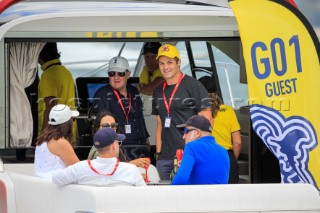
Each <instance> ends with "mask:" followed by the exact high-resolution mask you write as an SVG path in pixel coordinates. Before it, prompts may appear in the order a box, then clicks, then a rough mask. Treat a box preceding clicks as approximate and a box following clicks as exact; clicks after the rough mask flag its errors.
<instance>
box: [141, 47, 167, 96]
mask: <svg viewBox="0 0 320 213" xmlns="http://www.w3.org/2000/svg"><path fill="white" fill-rule="evenodd" d="M160 47H161V44H160V43H159V42H146V43H145V44H144V46H143V55H144V61H145V63H146V65H145V66H144V67H143V70H142V71H141V74H140V78H139V84H138V85H137V88H138V90H139V92H140V93H142V94H145V95H152V93H153V90H154V89H155V88H156V87H158V86H159V85H160V84H161V83H162V82H164V79H163V76H162V74H161V72H160V70H159V62H158V60H157V56H158V49H159V48H160Z"/></svg>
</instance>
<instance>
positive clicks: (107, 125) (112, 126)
mask: <svg viewBox="0 0 320 213" xmlns="http://www.w3.org/2000/svg"><path fill="white" fill-rule="evenodd" d="M100 127H101V128H103V127H109V128H112V129H116V128H118V123H111V124H101V125H100Z"/></svg>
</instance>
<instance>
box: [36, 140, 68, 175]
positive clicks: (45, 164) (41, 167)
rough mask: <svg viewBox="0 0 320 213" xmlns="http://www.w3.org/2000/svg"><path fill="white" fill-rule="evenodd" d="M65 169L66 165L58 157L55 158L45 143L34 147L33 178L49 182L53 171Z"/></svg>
mask: <svg viewBox="0 0 320 213" xmlns="http://www.w3.org/2000/svg"><path fill="white" fill-rule="evenodd" d="M66 167H67V166H66V164H65V163H64V162H63V161H62V159H61V158H60V157H59V156H56V155H54V154H52V153H51V152H50V151H49V149H48V146H47V142H43V143H42V144H40V145H39V146H36V151H35V156H34V176H36V177H42V178H46V179H50V180H51V179H52V172H53V171H55V170H58V169H64V168H66Z"/></svg>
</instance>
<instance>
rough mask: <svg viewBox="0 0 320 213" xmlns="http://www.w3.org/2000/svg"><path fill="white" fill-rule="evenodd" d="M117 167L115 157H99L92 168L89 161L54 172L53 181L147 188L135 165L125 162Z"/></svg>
mask: <svg viewBox="0 0 320 213" xmlns="http://www.w3.org/2000/svg"><path fill="white" fill-rule="evenodd" d="M116 165H117V158H115V157H114V158H100V157H97V158H96V159H94V160H91V167H90V166H89V164H88V160H85V161H80V162H78V163H76V164H74V165H71V166H69V167H67V168H65V169H61V170H57V171H55V172H53V177H52V181H53V182H54V183H55V184H57V185H65V184H70V183H77V184H83V185H94V186H146V183H145V181H144V180H143V178H142V175H141V172H140V171H139V169H138V168H137V167H136V166H135V165H133V164H130V163H124V162H119V164H118V166H116ZM115 168H116V169H115ZM95 171H96V172H95ZM113 171H114V173H113ZM112 173H113V174H112ZM110 174H112V175H110Z"/></svg>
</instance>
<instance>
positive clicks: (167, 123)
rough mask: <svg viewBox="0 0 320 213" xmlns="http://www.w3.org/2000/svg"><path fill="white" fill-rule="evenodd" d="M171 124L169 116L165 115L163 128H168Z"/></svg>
mask: <svg viewBox="0 0 320 213" xmlns="http://www.w3.org/2000/svg"><path fill="white" fill-rule="evenodd" d="M170 125H171V117H169V116H168V117H166V119H165V120H164V128H170Z"/></svg>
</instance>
